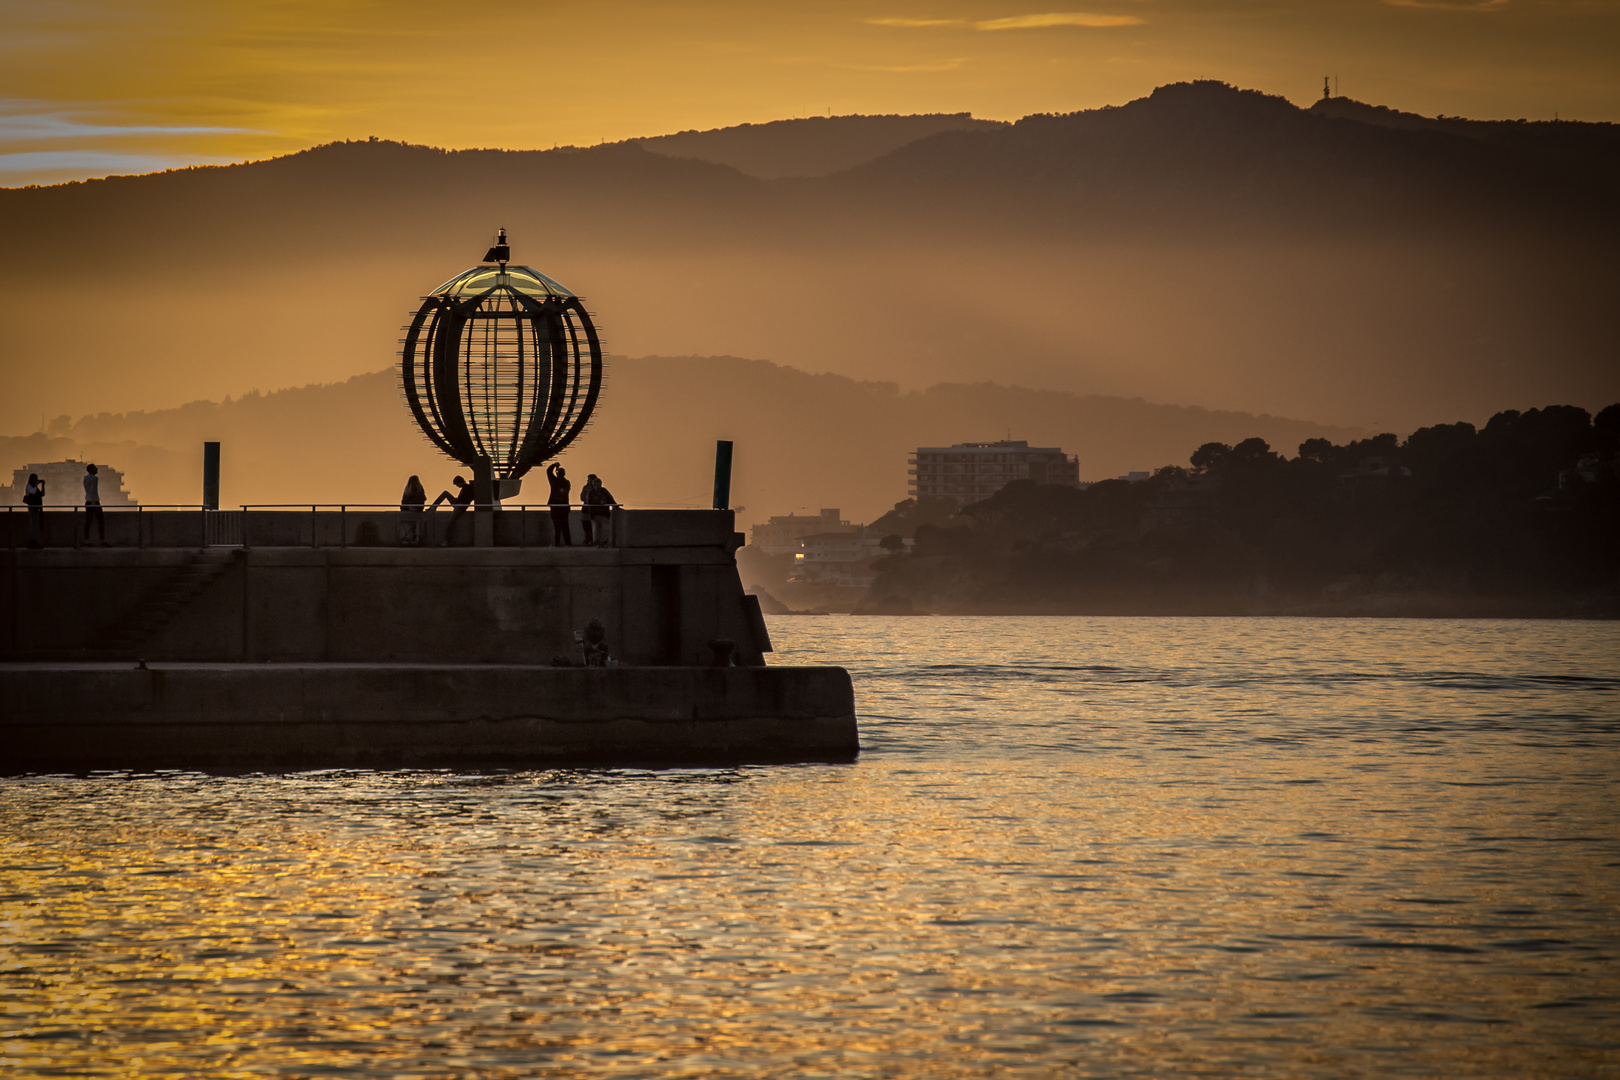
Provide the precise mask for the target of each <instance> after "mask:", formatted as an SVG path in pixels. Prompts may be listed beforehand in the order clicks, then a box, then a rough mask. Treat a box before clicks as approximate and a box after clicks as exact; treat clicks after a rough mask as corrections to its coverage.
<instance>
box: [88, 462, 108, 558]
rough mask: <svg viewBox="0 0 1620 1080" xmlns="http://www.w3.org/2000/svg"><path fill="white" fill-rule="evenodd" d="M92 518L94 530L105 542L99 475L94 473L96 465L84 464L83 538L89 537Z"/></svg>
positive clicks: (105, 531) (104, 520) (105, 521)
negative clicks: (94, 525) (94, 524)
mask: <svg viewBox="0 0 1620 1080" xmlns="http://www.w3.org/2000/svg"><path fill="white" fill-rule="evenodd" d="M92 519H93V520H94V521H95V523H96V530H97V533H98V535H99V536H100V538H101V542H102V543H103V544H105V543H106V542H107V516H106V514H104V513H103V512H102V509H101V477H99V476H97V475H96V467H95V466H94V465H91V464H88V463H87V464H86V465H85V467H84V538H85V539H86V540H88V539H90V522H91V520H92Z"/></svg>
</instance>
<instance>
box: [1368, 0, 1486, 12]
mask: <svg viewBox="0 0 1620 1080" xmlns="http://www.w3.org/2000/svg"><path fill="white" fill-rule="evenodd" d="M1384 3H1386V4H1388V5H1389V6H1390V7H1403V8H1422V9H1424V10H1425V11H1500V10H1502V9H1503V8H1505V7H1507V6H1508V3H1509V0H1384Z"/></svg>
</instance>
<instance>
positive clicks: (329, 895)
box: [0, 617, 1620, 1077]
mask: <svg viewBox="0 0 1620 1080" xmlns="http://www.w3.org/2000/svg"><path fill="white" fill-rule="evenodd" d="M771 631H772V634H773V635H774V637H775V639H776V641H777V649H778V651H777V653H776V655H775V657H774V660H775V661H776V662H777V663H783V662H788V663H793V662H797V663H840V664H844V665H846V666H848V667H849V668H850V669H851V671H852V672H853V673H854V676H855V687H856V694H857V699H858V702H859V708H860V714H861V723H862V740H863V747H864V749H863V752H862V754H861V757H860V760H859V762H858V763H856V764H853V765H815V766H800V767H761V768H741V769H723V770H713V771H677V772H628V771H626V772H572V771H541V772H530V773H518V774H504V775H487V776H477V775H458V774H452V773H421V772H418V773H380V774H379V773H317V774H300V775H291V776H250V777H209V776H202V775H196V774H166V775H157V776H151V775H98V776H95V777H91V778H88V779H84V778H78V779H75V778H61V777H33V778H13V779H7V780H3V781H0V825H3V829H0V843H3V851H0V864H3V877H0V892H3V894H4V895H3V896H0V993H3V995H4V996H3V999H0V1009H3V1014H0V1025H3V1036H4V1037H3V1038H0V1073H4V1074H7V1075H10V1076H16V1077H34V1076H62V1075H70V1076H126V1075H154V1076H156V1075H174V1076H182V1075H183V1076H209V1077H228V1076H285V1077H294V1076H358V1075H364V1076H388V1077H452V1076H480V1077H483V1076H497V1077H498V1076H528V1075H536V1074H539V1075H557V1076H593V1077H594V1076H603V1077H608V1076H611V1077H621V1076H622V1077H630V1076H646V1077H653V1076H657V1077H671V1076H705V1077H709V1076H760V1077H764V1076H772V1077H774V1076H817V1075H820V1076H856V1077H865V1076H870V1077H958V1076H986V1077H987V1076H997V1077H1002V1076H1088V1075H1099V1076H1173V1075H1174V1076H1223V1077H1224V1076H1239V1075H1241V1076H1245V1077H1301V1076H1320V1077H1345V1076H1367V1077H1386V1076H1500V1077H1529V1076H1570V1077H1576V1076H1581V1077H1585V1076H1597V1075H1611V1074H1615V1073H1617V1072H1620V967H1617V964H1616V956H1617V952H1620V926H1617V910H1620V827H1617V818H1620V813H1617V810H1616V795H1617V790H1616V779H1617V776H1620V753H1617V750H1620V626H1615V625H1612V624H1592V623H1563V622H1545V623H1543V622H1418V621H1394V622H1379V621H1313V620H1249V619H1060V618H1052V619H969V618H961V619H947V618H932V619H928V618H918V619H873V618H869V619H856V618H840V617H828V618H800V619H776V620H774V621H773V622H772V624H771Z"/></svg>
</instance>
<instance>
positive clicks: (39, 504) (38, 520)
mask: <svg viewBox="0 0 1620 1080" xmlns="http://www.w3.org/2000/svg"><path fill="white" fill-rule="evenodd" d="M23 505H24V506H26V507H28V546H29V547H31V548H37V547H44V546H45V542H44V540H43V539H41V537H42V535H43V534H44V532H45V481H43V480H41V479H40V478H39V474H38V473H29V474H28V486H27V487H26V488H24V489H23Z"/></svg>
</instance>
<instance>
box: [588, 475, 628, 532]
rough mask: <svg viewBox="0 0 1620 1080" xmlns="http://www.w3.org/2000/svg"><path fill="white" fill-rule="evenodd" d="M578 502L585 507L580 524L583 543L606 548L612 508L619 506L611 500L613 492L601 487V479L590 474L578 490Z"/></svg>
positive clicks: (611, 520) (610, 526)
mask: <svg viewBox="0 0 1620 1080" xmlns="http://www.w3.org/2000/svg"><path fill="white" fill-rule="evenodd" d="M579 501H580V503H581V504H583V505H584V507H585V518H584V521H583V522H582V523H581V524H582V526H583V528H584V529H585V542H586V543H587V544H595V545H596V546H597V547H607V546H608V534H609V530H610V529H611V528H612V522H613V508H614V507H615V506H618V505H619V504H618V503H617V502H616V501H615V500H614V498H613V492H611V491H609V490H608V489H607V488H605V487H603V486H602V481H601V479H600V478H598V477H597V475H596V474H595V473H591V474H590V475H589V476H587V477H586V478H585V486H584V488H582V489H581V490H580V493H579ZM593 533H594V535H593Z"/></svg>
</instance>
